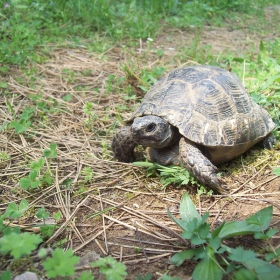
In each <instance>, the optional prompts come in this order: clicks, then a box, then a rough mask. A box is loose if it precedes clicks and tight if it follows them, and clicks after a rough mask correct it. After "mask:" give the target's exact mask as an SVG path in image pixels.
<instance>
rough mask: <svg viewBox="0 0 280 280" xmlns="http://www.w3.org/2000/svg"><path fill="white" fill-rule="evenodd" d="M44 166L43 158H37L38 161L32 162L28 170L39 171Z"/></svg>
mask: <svg viewBox="0 0 280 280" xmlns="http://www.w3.org/2000/svg"><path fill="white" fill-rule="evenodd" d="M44 164H45V160H44V159H43V158H39V159H38V161H37V162H36V161H32V162H31V164H30V169H31V170H35V171H39V170H40V169H41V168H42V167H43V166H44Z"/></svg>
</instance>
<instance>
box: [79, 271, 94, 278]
mask: <svg viewBox="0 0 280 280" xmlns="http://www.w3.org/2000/svg"><path fill="white" fill-rule="evenodd" d="M79 280H94V276H93V275H92V274H91V273H90V272H87V271H83V272H82V274H81V276H80V278H79Z"/></svg>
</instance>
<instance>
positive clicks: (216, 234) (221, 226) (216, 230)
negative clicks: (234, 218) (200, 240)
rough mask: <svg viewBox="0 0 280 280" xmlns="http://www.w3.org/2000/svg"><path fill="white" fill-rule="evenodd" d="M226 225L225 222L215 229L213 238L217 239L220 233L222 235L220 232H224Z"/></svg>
mask: <svg viewBox="0 0 280 280" xmlns="http://www.w3.org/2000/svg"><path fill="white" fill-rule="evenodd" d="M224 225H225V222H223V223H222V224H220V225H219V226H218V227H217V228H216V229H214V230H213V231H212V237H214V238H215V237H216V236H218V235H219V233H220V231H221V230H222V228H223V227H224Z"/></svg>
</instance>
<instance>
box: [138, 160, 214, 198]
mask: <svg viewBox="0 0 280 280" xmlns="http://www.w3.org/2000/svg"><path fill="white" fill-rule="evenodd" d="M133 165H135V166H138V167H146V168H147V169H146V172H147V177H150V176H152V175H154V174H155V172H156V171H158V172H159V176H160V177H161V180H160V181H161V183H162V184H163V186H162V188H163V189H164V188H165V187H167V186H168V185H170V184H176V185H179V186H182V185H187V184H188V183H191V184H193V185H194V184H195V185H197V186H199V187H200V189H201V191H200V193H205V191H204V190H205V189H204V188H203V186H201V184H200V183H198V181H197V180H196V179H195V178H194V177H193V176H192V175H191V174H190V173H189V171H188V170H186V169H185V168H183V167H180V166H175V165H169V166H163V165H160V164H158V163H152V162H147V161H138V162H133ZM203 189H204V190H203ZM207 194H208V195H211V194H212V192H211V191H209V192H208V193H207Z"/></svg>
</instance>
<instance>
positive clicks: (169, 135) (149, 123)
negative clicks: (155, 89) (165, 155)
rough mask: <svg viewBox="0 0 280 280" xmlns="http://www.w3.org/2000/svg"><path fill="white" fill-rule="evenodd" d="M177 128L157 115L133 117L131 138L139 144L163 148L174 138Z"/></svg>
mask: <svg viewBox="0 0 280 280" xmlns="http://www.w3.org/2000/svg"><path fill="white" fill-rule="evenodd" d="M176 132H177V129H176V128H175V127H173V126H172V125H170V124H169V123H168V122H167V121H165V120H164V119H162V118H160V117H157V116H152V115H150V116H144V117H138V118H135V119H134V121H133V123H132V125H131V134H132V137H133V140H134V141H135V142H137V143H138V144H140V145H143V146H146V147H153V148H164V147H167V146H169V145H170V144H172V143H173V142H174V141H175V140H176V136H177V133H176Z"/></svg>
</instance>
